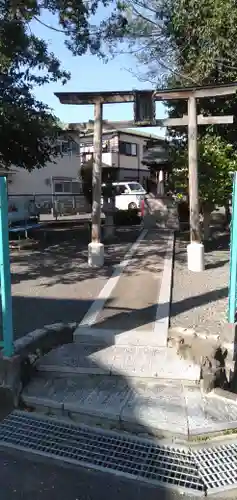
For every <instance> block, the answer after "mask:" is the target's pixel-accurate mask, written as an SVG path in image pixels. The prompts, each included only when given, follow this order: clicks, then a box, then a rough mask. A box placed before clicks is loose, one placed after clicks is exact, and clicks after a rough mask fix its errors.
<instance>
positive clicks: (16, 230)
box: [8, 222, 45, 243]
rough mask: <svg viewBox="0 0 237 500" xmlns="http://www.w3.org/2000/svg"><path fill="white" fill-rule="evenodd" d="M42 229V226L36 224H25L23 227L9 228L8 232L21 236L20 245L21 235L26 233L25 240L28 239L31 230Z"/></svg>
mask: <svg viewBox="0 0 237 500" xmlns="http://www.w3.org/2000/svg"><path fill="white" fill-rule="evenodd" d="M40 228H42V224H41V223H37V222H34V223H27V224H23V225H22V226H9V228H8V231H9V233H16V234H18V235H19V237H18V243H19V242H20V239H21V236H20V235H21V233H25V238H26V239H28V231H30V230H31V229H40ZM44 237H45V232H44Z"/></svg>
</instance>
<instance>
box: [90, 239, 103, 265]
mask: <svg viewBox="0 0 237 500" xmlns="http://www.w3.org/2000/svg"><path fill="white" fill-rule="evenodd" d="M88 265H89V266H90V267H103V265H104V245H103V243H93V242H91V243H89V245H88Z"/></svg>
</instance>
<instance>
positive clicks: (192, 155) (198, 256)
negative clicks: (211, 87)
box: [187, 96, 204, 272]
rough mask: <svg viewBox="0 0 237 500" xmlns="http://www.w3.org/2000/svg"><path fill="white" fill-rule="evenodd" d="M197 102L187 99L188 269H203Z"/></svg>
mask: <svg viewBox="0 0 237 500" xmlns="http://www.w3.org/2000/svg"><path fill="white" fill-rule="evenodd" d="M197 132H198V126H197V103H196V98H195V96H190V97H189V99H188V172H189V220H190V244H189V245H188V247H187V257H188V269H189V270H190V271H199V272H200V271H203V270H204V246H203V244H202V243H201V228H200V215H199V199H198V143H197Z"/></svg>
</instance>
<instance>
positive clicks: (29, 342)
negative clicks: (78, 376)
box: [0, 323, 77, 407]
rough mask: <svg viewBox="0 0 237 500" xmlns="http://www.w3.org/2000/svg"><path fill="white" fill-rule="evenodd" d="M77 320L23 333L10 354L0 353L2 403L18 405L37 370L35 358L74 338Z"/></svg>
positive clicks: (0, 394) (0, 396)
mask: <svg viewBox="0 0 237 500" xmlns="http://www.w3.org/2000/svg"><path fill="white" fill-rule="evenodd" d="M76 328H77V323H54V324H52V325H46V326H45V327H44V328H41V329H37V330H34V331H32V332H30V333H28V334H27V335H24V336H23V337H21V338H20V339H18V340H16V341H15V343H14V346H15V353H14V356H12V357H11V358H6V357H4V356H1V357H0V403H1V401H2V400H5V399H6V395H7V399H8V401H9V402H10V404H11V405H12V406H14V407H17V406H18V402H19V395H20V392H21V390H22V388H23V387H24V385H26V384H27V383H28V381H29V380H30V378H31V376H32V375H33V373H34V365H35V362H36V360H37V359H38V358H39V357H41V356H42V355H44V354H46V353H47V352H49V351H50V350H51V349H53V348H55V347H57V346H59V345H62V344H67V343H70V342H72V341H73V333H74V331H75V329H76Z"/></svg>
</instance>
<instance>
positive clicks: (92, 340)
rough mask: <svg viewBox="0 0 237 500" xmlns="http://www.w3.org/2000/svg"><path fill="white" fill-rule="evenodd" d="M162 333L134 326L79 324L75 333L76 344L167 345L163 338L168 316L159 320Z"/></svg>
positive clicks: (165, 332)
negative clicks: (111, 326)
mask: <svg viewBox="0 0 237 500" xmlns="http://www.w3.org/2000/svg"><path fill="white" fill-rule="evenodd" d="M159 329H160V335H159V334H157V331H155V330H154V329H147V330H145V329H143V328H134V329H132V330H127V331H124V329H119V328H117V329H111V328H110V329H108V328H93V327H88V326H78V327H77V328H76V330H75V331H74V334H73V340H74V342H75V343H76V344H96V345H97V346H98V345H101V346H111V345H116V346H144V347H146V346H150V347H151V346H153V347H165V345H164V342H163V338H164V334H166V337H167V325H166V318H164V319H163V320H161V321H160V322H159Z"/></svg>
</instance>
